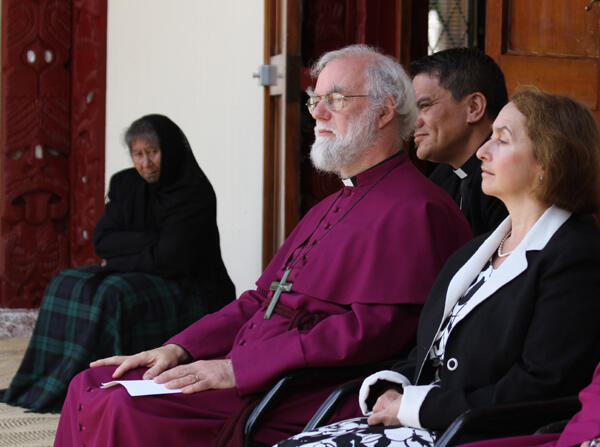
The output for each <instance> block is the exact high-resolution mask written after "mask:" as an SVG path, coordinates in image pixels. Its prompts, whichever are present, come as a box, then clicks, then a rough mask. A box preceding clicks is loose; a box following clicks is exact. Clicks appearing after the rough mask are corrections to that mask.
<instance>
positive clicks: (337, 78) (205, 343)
mask: <svg viewBox="0 0 600 447" xmlns="http://www.w3.org/2000/svg"><path fill="white" fill-rule="evenodd" d="M316 74H317V75H318V79H317V84H316V87H315V91H314V92H313V91H312V90H311V91H309V95H310V98H309V101H308V103H307V106H308V108H309V110H310V112H311V113H312V115H313V117H314V118H315V120H316V122H317V125H316V127H315V134H316V139H315V144H314V145H313V148H312V150H311V158H312V160H313V163H314V164H315V166H316V167H317V168H319V169H322V170H326V171H333V172H337V173H338V174H339V175H340V177H342V178H343V179H345V180H344V183H345V186H344V187H343V189H341V190H340V191H339V192H337V193H335V194H333V195H331V196H329V197H327V198H326V199H325V200H323V201H322V202H321V203H319V204H318V205H316V206H315V207H314V208H313V209H312V210H311V211H309V212H308V213H307V215H306V216H305V217H304V218H303V219H302V221H301V222H300V223H299V224H298V226H297V227H296V229H295V230H294V231H293V232H292V233H291V234H290V236H289V237H288V238H287V240H286V242H285V243H284V245H283V246H282V247H281V248H280V250H279V251H278V252H277V254H276V255H275V257H274V258H273V259H272V261H271V262H270V264H269V265H268V266H267V268H266V270H265V271H264V273H263V275H262V276H261V277H260V278H259V279H258V281H257V283H256V284H257V287H256V289H255V290H249V291H246V292H244V293H243V294H242V295H241V296H240V298H239V299H238V300H236V301H235V302H233V303H230V304H229V305H228V306H226V307H225V308H223V309H221V310H220V311H218V312H215V313H213V314H210V315H207V316H205V317H203V318H202V319H201V320H199V321H198V322H196V323H195V324H193V325H191V326H190V327H188V328H187V329H186V330H184V331H183V332H181V333H180V334H178V335H176V336H175V337H173V338H172V339H170V340H169V341H167V342H166V344H165V345H163V346H162V347H160V348H157V349H154V350H151V351H146V352H142V353H139V354H136V355H134V356H128V357H111V358H108V359H103V360H100V361H98V362H94V363H92V366H94V367H93V368H91V369H89V370H86V371H84V372H83V373H81V374H79V375H78V376H76V377H75V378H74V379H73V381H72V382H71V384H70V386H69V393H68V395H67V400H66V402H65V405H64V407H63V410H62V414H61V418H60V423H59V428H58V433H57V436H56V440H55V446H71V445H86V446H88V447H90V446H106V445H127V446H144V447H147V446H151V445H202V446H210V445H217V444H216V443H219V442H220V443H221V444H224V445H234V444H233V442H234V441H235V440H229V439H228V438H227V436H229V435H227V434H224V433H225V432H224V430H225V427H228V426H231V425H232V424H233V425H235V421H236V420H239V419H240V418H243V415H244V414H245V413H244V409H245V408H247V407H248V402H249V401H250V402H251V401H252V397H253V396H256V395H260V394H259V393H263V392H264V391H265V390H267V389H268V387H269V385H270V384H272V383H273V382H274V381H275V380H276V379H277V378H278V377H279V376H281V374H282V373H284V372H286V371H289V370H292V369H297V368H305V367H317V366H344V365H359V364H365V363H369V362H374V361H377V360H381V359H385V358H388V357H391V356H395V355H398V354H399V353H401V352H403V351H406V349H407V348H409V347H410V344H411V343H412V342H413V340H414V333H415V329H416V325H417V319H418V315H419V312H420V309H421V306H422V304H423V302H424V300H425V298H426V296H427V294H428V292H429V289H430V287H431V285H432V283H433V281H434V279H435V277H436V275H437V273H438V271H439V270H440V268H441V267H442V265H443V264H444V262H445V260H446V258H447V257H448V256H449V255H450V253H452V252H453V251H454V250H455V249H456V248H458V247H459V246H460V245H462V244H463V243H464V242H466V241H467V240H468V239H469V238H470V236H471V233H470V229H469V225H468V223H467V221H466V219H465V218H464V217H463V215H462V214H461V213H460V210H459V209H458V207H457V206H456V205H455V203H454V202H453V201H452V199H451V198H450V197H449V196H448V195H447V194H446V193H445V192H444V191H443V190H441V189H440V188H438V187H437V186H435V185H434V184H433V183H431V182H430V181H429V180H428V179H426V178H425V177H424V176H423V175H422V174H421V173H420V172H419V171H417V170H416V169H415V168H414V166H413V165H412V164H411V163H410V161H409V160H408V157H407V155H406V154H405V153H402V152H401V151H400V148H401V145H402V141H403V140H405V139H406V138H407V137H408V136H409V135H410V133H411V131H412V129H413V126H414V123H415V119H416V109H415V97H414V92H413V91H412V86H411V81H410V79H409V78H408V77H407V75H406V74H405V72H404V70H403V69H402V68H401V67H400V65H399V64H397V63H396V62H395V61H394V60H392V59H391V58H388V57H386V56H383V55H381V54H379V53H377V52H375V51H374V50H372V49H370V48H368V47H364V46H352V47H347V48H345V49H342V50H338V51H335V52H330V53H327V54H325V55H324V56H323V57H322V58H321V59H320V60H319V62H318V63H317V65H316ZM115 366H117V369H116V370H115ZM113 377H115V378H116V377H120V378H122V379H134V378H144V379H154V380H155V381H156V382H158V383H163V384H165V385H166V386H167V387H169V388H182V393H178V394H167V395H159V396H144V397H130V396H129V395H128V394H127V392H126V391H125V389H123V388H122V387H112V388H109V389H101V388H100V384H101V383H102V382H108V381H110V380H112V378H113ZM337 385H338V384H328V385H327V386H325V385H323V386H318V385H314V386H311V388H310V392H307V391H306V390H297V391H292V392H291V393H290V395H289V396H288V400H287V401H286V402H284V403H283V404H282V405H281V406H280V407H279V408H278V409H277V411H273V412H271V414H270V415H269V416H268V418H267V420H266V421H265V422H264V423H263V424H262V426H261V428H260V429H259V430H258V432H257V433H256V435H255V440H256V441H258V442H260V443H264V444H273V443H275V442H277V441H278V440H281V439H283V438H286V437H288V436H289V435H290V434H293V433H297V432H299V431H301V429H302V427H303V425H304V424H305V423H306V422H307V421H308V419H309V418H310V416H311V415H312V413H313V412H314V411H315V410H316V409H317V408H318V406H319V405H320V403H321V402H322V401H323V400H324V398H325V397H326V396H327V395H328V394H329V392H330V391H331V390H332V389H333V388H335V387H336V386H337ZM358 414H360V413H359V409H358V408H357V406H356V404H355V403H354V402H349V404H348V405H347V406H346V407H345V408H344V409H342V410H340V412H339V413H338V414H337V415H336V418H337V419H340V418H344V417H349V416H352V415H358ZM232 421H233V422H232ZM230 442H231V444H230Z"/></svg>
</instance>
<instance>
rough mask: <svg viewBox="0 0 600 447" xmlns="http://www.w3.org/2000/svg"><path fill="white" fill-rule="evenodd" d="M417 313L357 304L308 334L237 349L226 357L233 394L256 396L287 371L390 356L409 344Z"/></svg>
mask: <svg viewBox="0 0 600 447" xmlns="http://www.w3.org/2000/svg"><path fill="white" fill-rule="evenodd" d="M419 309H420V306H418V305H415V306H413V305H406V304H405V305H383V304H380V305H375V304H358V303H357V304H353V305H352V306H351V310H349V311H347V312H345V313H342V314H336V315H331V316H329V317H327V318H325V319H324V320H322V321H321V322H319V323H318V324H317V325H315V326H314V327H313V328H312V329H311V330H309V331H299V330H298V329H292V330H289V331H286V332H282V333H278V334H275V335H274V336H273V337H271V338H270V339H267V340H265V339H263V340H261V342H260V343H247V344H239V343H238V344H237V345H236V346H234V348H233V349H232V350H231V354H230V356H231V359H232V361H233V369H234V373H235V377H236V383H237V387H238V390H239V392H240V394H242V395H244V394H248V393H253V392H257V391H262V390H264V389H265V387H266V386H268V384H269V383H270V382H272V381H273V380H274V379H276V378H277V377H278V376H280V375H281V374H282V373H283V372H284V371H287V370H290V369H296V368H304V367H310V366H344V365H356V364H363V363H369V362H373V361H376V360H380V359H384V358H388V357H391V356H392V355H396V354H397V353H398V352H400V351H401V350H403V349H405V348H406V346H407V345H408V343H409V342H410V341H411V340H412V337H413V334H414V333H415V329H416V325H417V320H418V313H419V312H418V311H419ZM398 321H402V322H403V325H402V327H401V328H399V327H398V326H397V324H396V323H397V322H398ZM274 353H277V354H276V355H274Z"/></svg>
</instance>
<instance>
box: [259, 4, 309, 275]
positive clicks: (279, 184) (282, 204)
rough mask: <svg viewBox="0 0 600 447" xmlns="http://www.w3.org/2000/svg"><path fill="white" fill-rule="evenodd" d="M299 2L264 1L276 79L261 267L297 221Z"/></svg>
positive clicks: (271, 90)
mask: <svg viewBox="0 0 600 447" xmlns="http://www.w3.org/2000/svg"><path fill="white" fill-rule="evenodd" d="M300 6H301V3H300V1H298V0H265V44H264V64H266V65H274V66H275V67H276V76H277V77H276V83H275V84H274V85H271V86H267V87H265V93H264V95H265V98H264V177H263V182H264V185H263V250H262V263H263V268H264V267H265V266H266V265H267V263H268V262H269V261H270V260H271V258H272V257H273V255H274V254H275V252H276V251H277V249H278V248H279V247H280V246H281V244H282V243H283V241H284V240H285V237H286V236H287V235H288V234H289V233H290V232H291V231H292V229H293V228H294V227H295V226H296V223H297V222H298V219H299V212H298V175H297V170H298V151H299V149H298V148H299V141H298V140H299V129H300V124H299V114H300V102H299V101H300V64H299V60H300V57H299V55H300V18H301V7H300Z"/></svg>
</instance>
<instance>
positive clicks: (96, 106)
mask: <svg viewBox="0 0 600 447" xmlns="http://www.w3.org/2000/svg"><path fill="white" fill-rule="evenodd" d="M106 2H107V0H76V1H74V2H73V51H72V61H73V63H72V80H73V81H72V93H71V95H72V98H71V107H72V109H71V110H72V112H71V148H72V149H71V151H72V154H73V156H72V158H71V166H70V179H71V201H70V205H71V213H70V217H69V243H70V254H71V265H72V266H79V265H85V264H92V263H96V262H99V259H98V258H97V257H96V254H95V253H94V247H93V245H92V243H91V238H92V231H93V229H94V226H95V225H96V222H97V221H98V219H99V218H100V215H101V214H102V212H103V211H104V146H105V145H104V141H105V140H104V138H105V134H104V129H105V118H104V112H105V108H106V93H105V92H106V6H107V5H106Z"/></svg>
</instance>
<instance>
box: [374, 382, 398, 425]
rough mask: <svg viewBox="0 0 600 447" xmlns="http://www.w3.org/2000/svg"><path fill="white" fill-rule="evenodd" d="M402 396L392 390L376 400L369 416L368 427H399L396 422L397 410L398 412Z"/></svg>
mask: <svg viewBox="0 0 600 447" xmlns="http://www.w3.org/2000/svg"><path fill="white" fill-rule="evenodd" d="M400 402H402V394H401V393H399V392H398V391H396V390H394V389H389V390H387V391H386V392H385V393H383V394H382V395H381V396H379V399H377V402H375V405H373V414H372V415H371V416H369V419H367V422H368V424H369V425H377V424H383V425H385V426H386V427H387V426H389V425H400V421H399V420H398V410H400Z"/></svg>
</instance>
